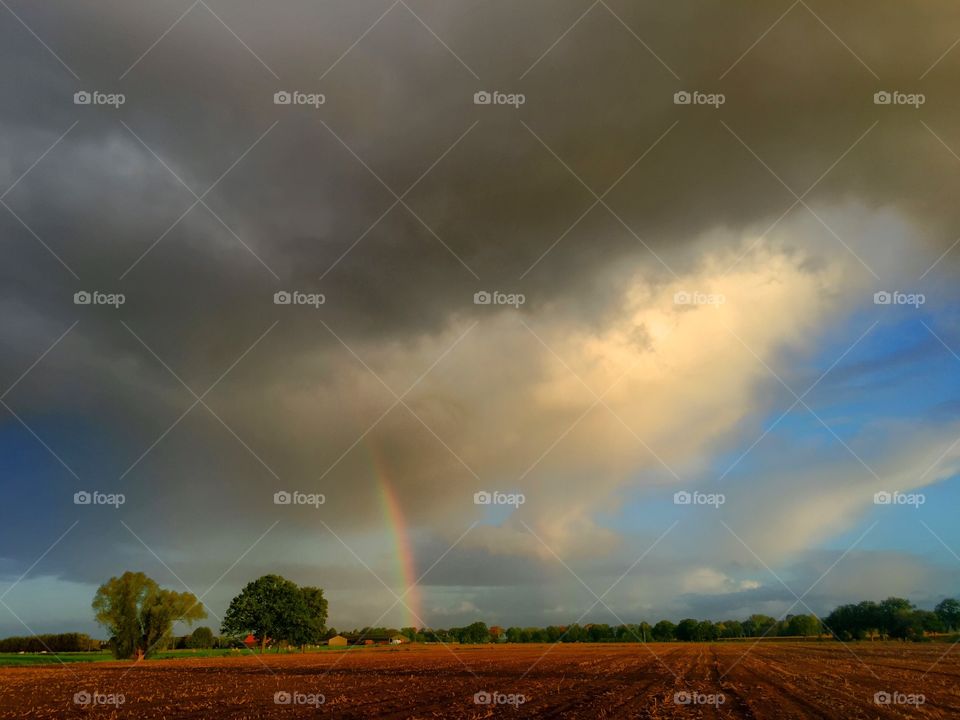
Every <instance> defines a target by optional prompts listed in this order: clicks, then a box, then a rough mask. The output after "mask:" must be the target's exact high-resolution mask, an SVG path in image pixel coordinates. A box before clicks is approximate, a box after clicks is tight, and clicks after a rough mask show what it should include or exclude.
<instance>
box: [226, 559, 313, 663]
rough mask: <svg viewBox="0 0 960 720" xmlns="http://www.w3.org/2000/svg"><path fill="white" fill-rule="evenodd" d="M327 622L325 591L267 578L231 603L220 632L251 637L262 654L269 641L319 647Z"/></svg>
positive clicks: (266, 576)
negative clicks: (249, 635)
mask: <svg viewBox="0 0 960 720" xmlns="http://www.w3.org/2000/svg"><path fill="white" fill-rule="evenodd" d="M326 622H327V601H326V599H325V598H324V597H323V590H321V589H320V588H316V587H303V588H301V587H299V586H298V585H297V584H296V583H294V582H292V581H290V580H287V579H286V578H283V577H281V576H279V575H264V576H263V577H260V578H257V579H256V580H254V581H252V582H250V583H247V585H246V586H245V587H244V588H243V590H241V591H240V594H239V595H237V596H236V597H235V598H234V599H233V600H231V601H230V606H229V607H228V608H227V612H226V614H225V615H224V616H223V622H222V623H221V628H220V632H222V633H223V634H225V635H233V636H245V635H246V634H247V633H250V634H252V635H253V636H254V637H255V638H256V639H257V641H258V642H259V643H260V649H261V651H263V650H264V649H265V648H266V646H267V641H268V640H275V641H278V642H279V641H286V642H290V643H293V644H295V645H301V646H302V645H308V644H313V643H319V642H320V641H321V640H322V639H323V635H324V631H325V626H326ZM278 649H279V647H278Z"/></svg>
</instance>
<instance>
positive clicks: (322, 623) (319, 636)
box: [288, 586, 327, 647]
mask: <svg viewBox="0 0 960 720" xmlns="http://www.w3.org/2000/svg"><path fill="white" fill-rule="evenodd" d="M300 596H301V597H302V598H303V604H304V608H303V611H304V612H303V614H302V615H301V616H300V617H299V618H298V619H297V620H298V621H297V627H296V630H295V632H294V633H292V635H291V637H290V638H288V639H289V640H290V641H291V642H293V643H294V644H295V645H300V646H301V647H303V646H304V645H319V644H320V642H321V641H322V640H323V639H324V633H325V631H326V627H327V599H326V598H325V597H324V596H323V590H322V589H321V588H318V587H310V586H304V587H301V588H300ZM299 609H300V608H298V610H299Z"/></svg>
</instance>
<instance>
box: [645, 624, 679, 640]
mask: <svg viewBox="0 0 960 720" xmlns="http://www.w3.org/2000/svg"><path fill="white" fill-rule="evenodd" d="M651 634H652V635H653V639H654V640H656V641H657V642H669V641H670V640H674V639H675V638H676V637H677V626H676V625H674V624H673V623H672V622H670V621H669V620H661V621H660V622H658V623H657V624H656V625H654V626H653V630H652V631H651Z"/></svg>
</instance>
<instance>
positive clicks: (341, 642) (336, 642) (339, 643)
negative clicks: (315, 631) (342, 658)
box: [327, 635, 349, 647]
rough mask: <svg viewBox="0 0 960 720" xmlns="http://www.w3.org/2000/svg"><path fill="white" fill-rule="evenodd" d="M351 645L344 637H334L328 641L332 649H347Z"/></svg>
mask: <svg viewBox="0 0 960 720" xmlns="http://www.w3.org/2000/svg"><path fill="white" fill-rule="evenodd" d="M348 643H349V640H347V638H345V637H344V636H343V635H334V636H333V637H332V638H330V639H329V640H327V645H329V646H331V647H346V646H347V644H348Z"/></svg>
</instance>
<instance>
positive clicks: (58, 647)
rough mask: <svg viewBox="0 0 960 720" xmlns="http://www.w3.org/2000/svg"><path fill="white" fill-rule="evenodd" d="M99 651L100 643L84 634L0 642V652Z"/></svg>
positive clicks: (32, 636)
mask: <svg viewBox="0 0 960 720" xmlns="http://www.w3.org/2000/svg"><path fill="white" fill-rule="evenodd" d="M99 649H100V641H99V640H94V639H93V638H92V637H90V636H89V635H87V634H86V633H74V632H71V633H56V634H53V633H51V634H45V635H29V636H24V637H8V638H3V639H2V640H0V652H3V653H13V652H29V653H38V652H52V653H67V652H94V651H97V650H99Z"/></svg>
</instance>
